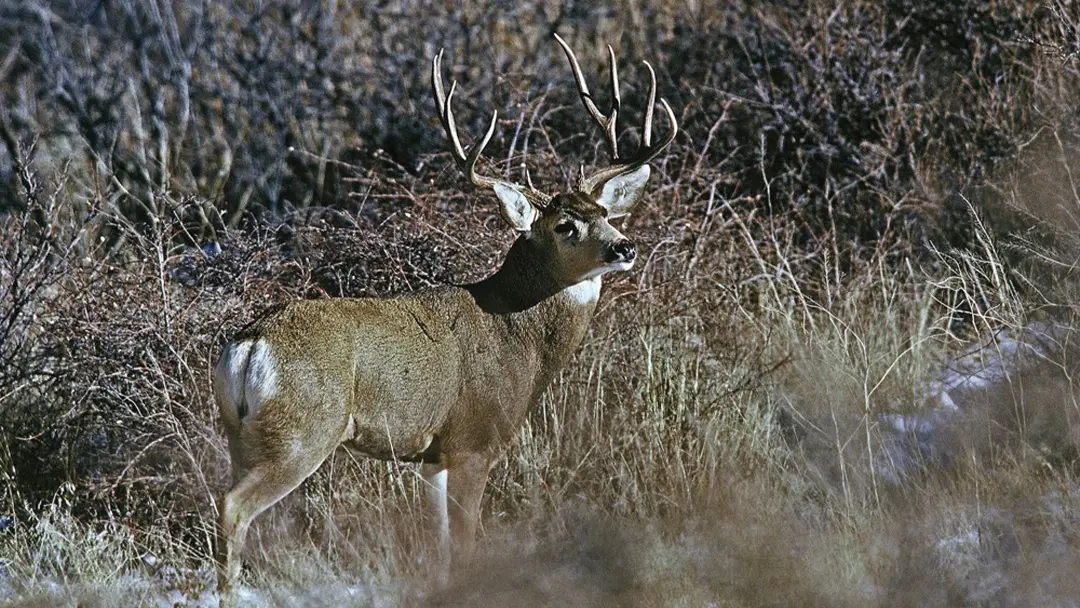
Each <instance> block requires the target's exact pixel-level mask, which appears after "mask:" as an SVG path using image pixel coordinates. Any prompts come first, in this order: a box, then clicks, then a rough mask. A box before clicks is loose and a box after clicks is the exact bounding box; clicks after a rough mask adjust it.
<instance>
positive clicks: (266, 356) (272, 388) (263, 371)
mask: <svg viewBox="0 0 1080 608" xmlns="http://www.w3.org/2000/svg"><path fill="white" fill-rule="evenodd" d="M277 376H278V366H277V361H276V360H274V355H273V353H271V352H270V345H269V344H267V343H266V342H263V341H262V340H258V341H256V342H254V343H253V344H252V345H251V352H250V354H248V365H247V376H246V378H245V379H244V380H245V381H244V396H245V398H246V399H247V405H248V410H249V411H250V412H251V413H250V414H249V416H253V415H255V412H256V411H257V410H258V409H259V406H261V405H262V404H263V403H265V402H266V401H268V400H270V399H273V398H274V396H275V395H277V391H278V386H277V381H278V377H277Z"/></svg>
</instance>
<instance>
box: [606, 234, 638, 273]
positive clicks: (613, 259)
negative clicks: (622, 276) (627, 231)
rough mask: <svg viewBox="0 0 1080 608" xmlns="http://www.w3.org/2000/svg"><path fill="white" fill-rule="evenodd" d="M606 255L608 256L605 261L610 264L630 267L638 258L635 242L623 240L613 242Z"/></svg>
mask: <svg viewBox="0 0 1080 608" xmlns="http://www.w3.org/2000/svg"><path fill="white" fill-rule="evenodd" d="M604 257H605V258H606V259H605V260H604V261H605V262H607V263H608V264H613V265H618V266H625V268H629V267H630V266H631V265H632V264H633V263H634V259H636V258H637V250H635V249H634V244H633V243H631V242H630V241H628V240H622V241H618V242H616V243H612V244H611V246H610V247H608V250H607V254H606V255H605V256H604Z"/></svg>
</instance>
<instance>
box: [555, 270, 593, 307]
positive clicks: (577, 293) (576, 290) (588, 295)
mask: <svg viewBox="0 0 1080 608" xmlns="http://www.w3.org/2000/svg"><path fill="white" fill-rule="evenodd" d="M563 293H565V294H566V295H567V297H569V298H570V299H571V300H572V301H573V302H575V303H577V304H592V303H593V302H596V301H597V300H599V299H600V277H599V276H595V277H592V278H590V279H585V280H584V281H581V282H580V283H576V284H574V285H571V286H570V287H567V288H566V289H564V290H563Z"/></svg>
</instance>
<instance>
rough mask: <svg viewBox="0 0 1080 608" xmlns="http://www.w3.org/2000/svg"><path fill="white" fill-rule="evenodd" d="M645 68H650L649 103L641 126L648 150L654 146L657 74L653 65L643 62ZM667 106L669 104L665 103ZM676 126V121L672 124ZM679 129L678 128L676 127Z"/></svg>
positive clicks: (643, 143)
mask: <svg viewBox="0 0 1080 608" xmlns="http://www.w3.org/2000/svg"><path fill="white" fill-rule="evenodd" d="M641 63H644V64H645V67H647V68H649V101H648V102H647V103H646V104H645V120H644V123H643V124H642V126H641V145H642V146H643V147H645V148H648V147H649V146H651V145H652V115H653V110H654V109H655V106H656V72H654V71H653V69H652V65H650V64H649V62H648V61H642V62H641ZM664 105H667V102H664ZM671 124H672V125H674V124H675V122H674V121H672V123H671ZM675 128H676V129H678V127H677V126H676V127H675Z"/></svg>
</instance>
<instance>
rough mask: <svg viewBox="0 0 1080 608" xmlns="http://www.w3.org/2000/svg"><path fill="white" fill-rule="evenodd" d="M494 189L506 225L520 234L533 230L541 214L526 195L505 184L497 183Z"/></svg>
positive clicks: (493, 186)
mask: <svg viewBox="0 0 1080 608" xmlns="http://www.w3.org/2000/svg"><path fill="white" fill-rule="evenodd" d="M492 188H493V189H494V190H495V195H496V196H498V197H499V202H500V203H502V205H500V207H499V210H500V211H502V216H503V219H504V220H506V223H507V224H510V226H511V227H512V228H513V229H514V230H517V231H518V232H526V231H528V230H529V229H530V228H532V224H533V222H534V221H536V218H537V217H538V216H539V215H540V212H539V211H537V209H536V207H534V206H533V204H532V203H530V202H529V199H528V198H526V197H525V193H523V192H522V191H521V190H518V189H517V188H516V187H514V186H512V185H510V184H505V183H498V182H496V183H495V184H494V185H492Z"/></svg>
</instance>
